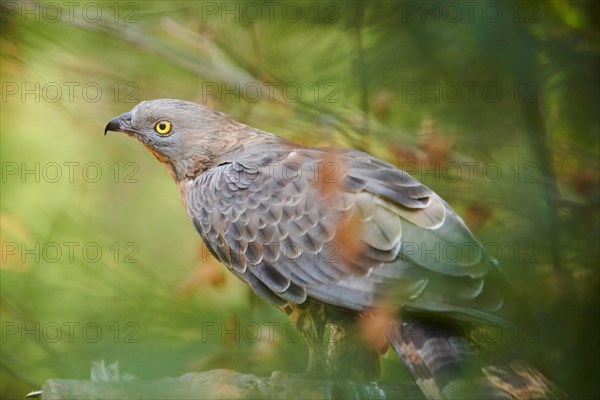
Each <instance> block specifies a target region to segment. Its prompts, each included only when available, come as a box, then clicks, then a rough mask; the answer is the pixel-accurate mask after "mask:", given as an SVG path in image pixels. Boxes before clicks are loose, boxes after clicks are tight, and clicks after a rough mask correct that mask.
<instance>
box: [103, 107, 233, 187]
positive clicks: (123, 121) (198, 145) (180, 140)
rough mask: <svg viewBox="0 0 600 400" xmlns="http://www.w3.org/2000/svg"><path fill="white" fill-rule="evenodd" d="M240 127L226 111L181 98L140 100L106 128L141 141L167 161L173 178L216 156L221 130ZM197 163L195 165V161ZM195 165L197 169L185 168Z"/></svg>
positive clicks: (201, 166) (220, 142)
mask: <svg viewBox="0 0 600 400" xmlns="http://www.w3.org/2000/svg"><path fill="white" fill-rule="evenodd" d="M233 126H235V127H243V126H244V125H242V124H238V123H237V122H235V121H234V120H233V119H231V117H229V116H228V115H226V114H224V113H221V112H218V111H215V110H213V109H211V108H208V107H205V106H202V105H199V104H196V103H191V102H188V101H183V100H174V99H158V100H150V101H143V102H141V103H140V104H138V105H137V106H135V107H134V108H133V110H131V112H126V113H124V114H121V115H119V116H118V117H115V118H113V119H112V120H110V121H109V123H108V124H107V125H106V128H105V130H104V134H106V132H108V131H113V132H125V133H127V134H128V135H130V136H132V137H134V138H136V139H138V140H139V141H140V142H142V143H143V144H144V145H145V146H146V147H147V148H148V149H149V150H150V151H151V152H152V154H154V156H156V158H157V159H158V160H159V161H161V162H163V163H165V164H167V165H168V166H169V167H170V168H171V170H172V172H173V174H174V176H175V178H176V179H179V178H181V177H182V175H187V174H188V173H192V172H198V171H197V170H198V169H202V168H203V165H201V164H206V163H208V162H210V159H211V158H215V157H216V156H218V154H217V153H218V152H219V150H221V149H220V148H222V145H223V143H222V142H223V141H222V140H220V137H219V136H221V133H222V132H227V131H230V130H232V129H231V128H232V127H233ZM196 164H198V165H196ZM190 169H196V171H188V170H190Z"/></svg>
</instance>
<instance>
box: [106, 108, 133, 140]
mask: <svg viewBox="0 0 600 400" xmlns="http://www.w3.org/2000/svg"><path fill="white" fill-rule="evenodd" d="M108 131H112V132H132V129H131V113H130V112H126V113H124V114H121V115H119V116H118V117H115V118H113V119H111V120H110V121H108V124H106V128H104V135H106V132H108Z"/></svg>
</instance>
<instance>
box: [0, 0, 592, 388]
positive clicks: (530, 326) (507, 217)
mask: <svg viewBox="0 0 600 400" xmlns="http://www.w3.org/2000/svg"><path fill="white" fill-rule="evenodd" d="M596 4H597V3H596V2H594V1H589V2H583V1H582V2H567V1H543V2H542V1H539V2H538V1H534V2H530V1H515V2H496V1H475V2H438V1H427V2H426V3H422V2H418V1H373V2H358V1H344V2H342V1H339V2H337V1H319V2H317V1H310V0H309V1H303V2H299V1H275V2H273V1H271V2H269V1H254V2H237V1H218V2H212V1H203V2H193V1H170V2H158V1H137V2H114V1H107V2H98V1H89V2H88V1H75V2H61V1H58V2H32V1H27V2H11V1H5V2H2V5H1V7H2V8H1V10H2V14H1V28H2V32H1V46H2V56H1V81H2V94H1V95H2V99H1V103H0V106H1V159H2V161H1V163H2V182H1V184H2V186H1V188H2V191H1V209H0V213H1V214H0V216H1V223H2V224H1V231H0V234H1V237H0V240H1V242H2V248H1V251H2V260H1V269H0V273H1V294H0V296H1V297H0V299H1V303H0V307H1V308H0V312H1V317H0V319H1V324H2V340H1V343H0V344H1V346H2V351H1V357H0V366H1V370H0V373H1V382H0V391H1V392H0V397H2V398H23V396H24V394H25V393H27V392H28V391H31V390H35V389H39V388H40V387H41V385H42V384H43V382H44V381H45V380H47V379H51V378H71V379H89V377H90V369H91V365H92V362H94V361H99V360H105V362H106V363H107V364H108V363H113V362H116V361H118V362H119V371H120V374H121V377H123V376H126V375H125V374H128V375H133V376H136V377H138V378H146V379H151V378H160V377H165V376H178V375H181V374H183V373H185V372H189V371H202V370H207V369H212V368H231V369H236V370H239V371H243V372H250V373H255V374H262V375H266V374H269V373H270V372H271V371H273V370H284V371H290V372H298V371H301V370H303V369H304V367H305V365H306V353H305V351H306V349H305V344H304V342H303V341H302V340H300V339H299V338H298V337H297V333H296V332H295V330H294V328H293V327H292V326H290V325H289V323H288V322H287V319H286V317H285V316H284V315H283V314H282V313H280V312H278V311H277V310H275V309H273V308H272V307H270V306H269V305H267V304H264V303H263V302H262V301H259V300H256V299H255V298H254V297H253V295H252V294H251V293H250V291H249V290H248V289H247V288H246V287H245V286H244V285H243V284H241V283H240V282H238V281H237V280H235V278H234V277H232V276H230V275H229V274H228V273H227V272H226V270H225V268H224V267H222V266H220V265H218V263H217V262H216V261H214V260H213V259H211V258H210V257H209V256H207V252H206V250H204V249H203V248H202V246H201V245H200V239H199V237H198V236H197V235H196V234H195V233H194V230H193V228H192V225H191V224H190V222H189V221H188V218H187V215H186V213H185V211H184V209H183V207H182V206H181V204H180V200H179V197H178V193H177V190H176V187H175V185H174V184H173V182H172V181H171V179H170V177H169V176H168V175H167V173H166V172H165V170H164V168H163V167H162V166H161V165H160V163H158V162H156V160H154V158H153V157H152V155H150V154H149V153H148V152H147V151H146V150H145V149H144V148H143V147H142V146H141V145H140V144H139V143H137V142H135V141H133V140H131V139H130V138H128V137H127V136H125V135H122V134H118V133H109V134H108V135H107V136H106V137H104V136H103V135H102V133H103V130H104V126H105V125H106V123H107V122H108V120H109V119H110V118H112V117H114V116H116V115H118V114H120V113H122V112H125V111H129V110H130V109H131V108H132V107H133V106H135V104H136V103H137V102H139V101H141V100H145V99H153V98H180V99H186V100H191V101H196V102H200V103H204V104H208V105H210V106H212V107H214V108H217V109H219V110H222V111H225V112H227V113H229V114H230V115H232V116H233V117H234V118H236V119H238V120H240V121H242V122H244V123H247V124H249V125H253V126H255V127H258V128H261V129H263V130H267V131H271V132H275V133H278V134H280V135H282V136H285V137H288V138H290V139H292V140H295V141H298V142H301V143H303V144H313V145H316V144H319V145H332V144H335V145H343V146H348V147H354V148H359V149H363V150H366V151H369V152H371V153H373V154H375V155H377V156H379V157H381V158H383V159H385V160H387V161H389V162H391V163H394V164H396V165H398V166H400V167H403V168H405V169H407V170H409V171H410V172H411V173H412V174H413V175H414V176H415V177H416V178H417V179H420V180H421V181H423V182H424V183H425V184H427V185H428V186H429V187H431V188H432V189H434V190H436V191H437V192H438V193H439V194H440V195H441V196H442V197H444V198H445V199H446V200H447V201H448V202H449V203H450V204H451V205H452V206H453V207H454V208H455V209H456V210H457V211H458V212H459V214H461V215H462V216H463V217H464V218H465V220H466V222H467V223H468V224H469V225H470V226H471V227H472V229H473V231H474V233H475V234H476V236H477V237H478V238H479V239H480V240H481V241H482V242H483V243H484V244H485V245H486V246H487V247H488V248H489V249H490V252H491V253H492V255H495V256H497V257H498V258H499V260H500V262H501V265H502V267H503V269H504V271H505V273H506V275H507V276H508V277H509V279H510V280H511V281H512V282H513V283H514V289H513V290H514V292H515V293H514V294H513V295H514V296H522V297H523V298H525V299H526V300H527V301H528V302H529V303H530V304H531V306H532V310H533V312H532V313H531V315H527V316H526V317H525V314H523V316H515V318H516V319H519V318H526V319H522V320H521V321H520V323H519V325H518V326H519V327H520V328H519V331H515V332H509V333H504V335H505V336H504V338H503V339H507V338H508V339H509V340H505V341H504V342H506V341H508V342H509V343H508V345H507V344H506V343H505V344H504V345H502V346H499V349H500V350H498V351H499V352H500V351H501V352H503V353H504V354H508V355H511V356H512V355H514V356H515V357H521V358H525V359H527V360H528V361H529V362H531V363H532V364H534V365H535V366H536V367H538V368H540V369H541V370H542V371H543V372H544V373H546V374H547V375H548V376H549V377H551V378H552V379H553V380H554V381H556V382H557V383H558V384H559V385H560V386H561V387H562V388H563V389H564V390H566V391H567V392H568V393H569V394H570V395H571V396H572V397H573V398H597V397H598V396H599V395H600V388H599V383H598V382H600V380H599V379H598V378H599V372H600V371H599V370H600V368H599V363H600V361H599V360H600V358H599V354H598V343H600V340H599V339H600V337H599V328H598V322H597V321H598V294H599V279H598V268H599V265H598V260H599V254H598V249H599V242H600V240H599V239H600V238H599V235H598V232H599V229H598V228H599V215H598V209H599V208H598V205H599V198H600V196H599V179H600V178H599V177H600V174H599V159H598V156H599V141H598V136H599V126H598V122H599V119H598V114H599V110H600V101H599V93H600V91H599V87H598V74H599V68H598V67H599V50H600V48H599V46H600V41H599V29H598V26H599V25H598V17H599V12H598V6H597V5H596ZM382 379H383V380H387V381H400V380H408V379H409V377H408V375H407V373H406V372H405V370H404V368H403V367H402V365H401V363H400V362H399V361H398V360H397V359H396V357H395V356H393V355H389V356H388V357H385V358H384V359H383V378H382Z"/></svg>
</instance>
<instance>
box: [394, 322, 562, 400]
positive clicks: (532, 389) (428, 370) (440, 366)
mask: <svg viewBox="0 0 600 400" xmlns="http://www.w3.org/2000/svg"><path fill="white" fill-rule="evenodd" d="M387 337H388V340H389V343H390V344H391V346H392V347H393V349H394V350H395V351H396V353H397V354H398V356H399V357H400V359H401V360H402V362H403V363H404V365H406V367H407V368H408V370H409V371H410V373H411V374H412V376H413V378H414V379H415V381H416V383H417V384H418V385H419V387H420V388H421V390H422V391H423V393H424V394H425V396H426V397H427V398H428V399H562V398H566V395H564V393H562V392H561V391H560V390H559V389H558V388H557V387H556V386H555V385H554V384H552V383H551V382H550V381H548V380H547V379H546V378H545V377H544V376H543V375H542V374H541V373H539V372H538V371H536V370H534V369H533V368H531V367H529V366H527V365H525V364H524V363H522V362H513V363H511V364H510V365H509V366H508V367H497V366H484V365H482V364H481V362H480V360H479V357H478V355H477V352H476V350H475V349H474V348H473V346H472V345H471V343H470V342H469V341H468V340H467V339H466V338H464V337H462V336H461V335H460V334H459V333H457V332H453V331H452V330H451V329H443V328H440V327H439V326H437V325H434V324H428V323H422V322H413V321H408V322H402V323H393V324H392V325H391V326H390V329H389V330H388V332H387Z"/></svg>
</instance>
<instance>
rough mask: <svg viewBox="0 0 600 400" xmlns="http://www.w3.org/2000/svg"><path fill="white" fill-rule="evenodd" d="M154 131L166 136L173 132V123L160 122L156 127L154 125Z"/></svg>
mask: <svg viewBox="0 0 600 400" xmlns="http://www.w3.org/2000/svg"><path fill="white" fill-rule="evenodd" d="M154 130H155V131H156V132H158V133H160V134H161V135H166V134H167V133H169V132H171V123H170V122H169V121H165V120H162V121H158V122H157V123H156V125H154Z"/></svg>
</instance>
